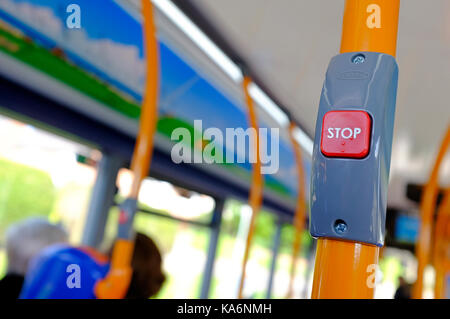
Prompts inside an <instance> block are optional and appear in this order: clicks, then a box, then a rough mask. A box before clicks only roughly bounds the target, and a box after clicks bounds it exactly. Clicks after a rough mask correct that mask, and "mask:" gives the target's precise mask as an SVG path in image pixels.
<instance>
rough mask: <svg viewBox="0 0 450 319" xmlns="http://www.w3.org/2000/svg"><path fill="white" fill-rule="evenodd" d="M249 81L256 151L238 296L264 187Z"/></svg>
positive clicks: (245, 85)
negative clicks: (248, 226)
mask: <svg viewBox="0 0 450 319" xmlns="http://www.w3.org/2000/svg"><path fill="white" fill-rule="evenodd" d="M250 83H251V79H250V78H249V77H248V76H244V80H243V82H242V87H243V90H244V95H245V102H246V104H247V109H248V117H249V124H250V128H252V129H253V132H254V135H253V136H254V142H253V146H254V149H253V150H252V151H254V152H256V154H255V155H256V156H255V158H256V162H255V163H253V165H252V180H251V186H250V194H249V199H248V203H249V205H250V207H251V209H252V217H251V220H250V228H249V230H248V234H247V241H246V244H245V252H244V258H243V261H242V269H241V277H240V281H239V291H238V298H239V299H242V298H243V290H244V284H245V274H246V268H247V262H248V258H249V255H250V246H251V244H252V240H253V233H254V230H255V221H256V217H257V215H258V212H259V209H260V208H261V203H262V197H263V187H264V179H263V177H262V175H261V158H260V156H259V149H260V145H259V135H258V121H257V117H256V110H255V107H254V104H253V100H252V98H251V96H250V93H249V89H248V87H249V85H250Z"/></svg>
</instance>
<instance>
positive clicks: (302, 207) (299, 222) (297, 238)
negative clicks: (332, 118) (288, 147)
mask: <svg viewBox="0 0 450 319" xmlns="http://www.w3.org/2000/svg"><path fill="white" fill-rule="evenodd" d="M294 129H295V124H294V123H293V122H291V123H290V125H289V139H290V140H291V144H292V147H293V149H294V155H295V162H296V164H297V165H296V166H297V174H298V182H297V184H298V194H297V204H296V207H295V215H294V228H295V234H294V241H293V243H292V260H291V272H290V279H289V287H288V291H287V294H286V298H292V297H293V295H294V281H295V274H296V269H297V260H298V259H297V256H298V254H299V253H300V244H301V236H302V232H303V229H304V225H305V218H306V200H305V171H304V168H303V160H302V151H301V149H300V145H298V143H297V141H296V140H295V138H294Z"/></svg>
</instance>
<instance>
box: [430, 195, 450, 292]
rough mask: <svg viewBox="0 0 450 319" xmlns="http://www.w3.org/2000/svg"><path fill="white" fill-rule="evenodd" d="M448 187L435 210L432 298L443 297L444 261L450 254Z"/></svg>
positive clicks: (445, 261)
mask: <svg viewBox="0 0 450 319" xmlns="http://www.w3.org/2000/svg"><path fill="white" fill-rule="evenodd" d="M449 236H450V187H449V188H447V190H446V191H445V195H444V199H443V200H442V203H441V204H440V205H439V208H438V211H437V219H436V227H435V231H434V247H433V254H434V258H433V261H434V268H435V270H436V276H435V284H434V298H435V299H443V298H445V296H444V291H445V286H446V285H445V272H446V263H447V261H448V259H449V257H450V256H448V255H447V254H448V250H449V249H450V248H449V245H450V241H449V239H450V237H449Z"/></svg>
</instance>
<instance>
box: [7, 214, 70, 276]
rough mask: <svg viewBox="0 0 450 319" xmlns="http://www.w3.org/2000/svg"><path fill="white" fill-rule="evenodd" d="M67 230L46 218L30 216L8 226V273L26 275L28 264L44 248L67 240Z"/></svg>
mask: <svg viewBox="0 0 450 319" xmlns="http://www.w3.org/2000/svg"><path fill="white" fill-rule="evenodd" d="M67 239H68V235H67V232H66V231H65V230H64V229H63V228H62V227H61V226H58V225H54V224H51V223H49V222H48V221H47V220H46V219H44V218H28V219H25V220H23V221H21V222H18V223H16V224H14V225H12V226H11V227H9V228H8V230H7V232H6V253H7V256H8V273H14V274H18V275H25V274H26V272H27V268H28V264H29V262H30V260H31V259H33V257H34V256H36V255H37V254H38V253H39V252H41V250H42V249H44V248H45V247H47V246H50V245H52V244H56V243H63V242H67Z"/></svg>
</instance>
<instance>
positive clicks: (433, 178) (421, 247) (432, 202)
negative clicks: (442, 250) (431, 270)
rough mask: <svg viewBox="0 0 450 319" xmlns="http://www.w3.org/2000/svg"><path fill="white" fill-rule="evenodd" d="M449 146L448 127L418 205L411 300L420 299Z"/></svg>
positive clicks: (449, 128)
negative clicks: (415, 261)
mask: <svg viewBox="0 0 450 319" xmlns="http://www.w3.org/2000/svg"><path fill="white" fill-rule="evenodd" d="M449 146H450V126H449V127H448V128H447V132H446V134H445V137H444V139H443V141H442V144H441V147H440V149H439V152H438V155H437V157H436V161H435V163H434V166H433V170H432V171H431V175H430V178H429V180H428V182H427V184H426V185H425V188H424V190H423V193H422V200H421V203H420V213H421V214H420V219H421V222H420V230H419V238H418V240H417V244H416V256H417V263H418V264H417V280H416V283H415V284H414V287H413V298H416V299H420V298H422V291H423V273H424V271H425V267H426V266H427V265H428V262H429V257H430V250H431V233H432V228H433V217H434V216H433V215H434V212H435V210H436V199H437V195H438V192H439V169H440V167H441V163H442V161H443V160H444V156H445V154H446V152H447V150H448V148H449Z"/></svg>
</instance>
